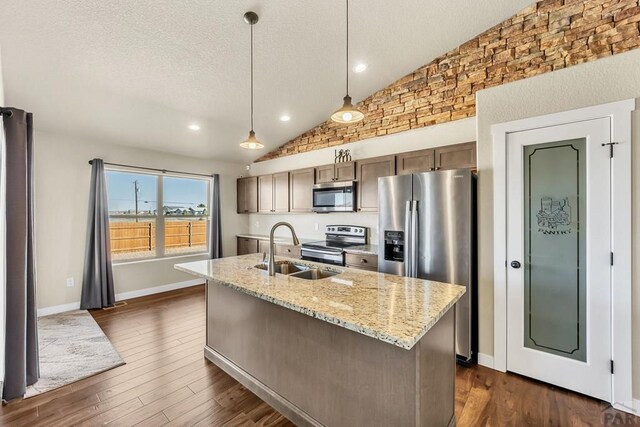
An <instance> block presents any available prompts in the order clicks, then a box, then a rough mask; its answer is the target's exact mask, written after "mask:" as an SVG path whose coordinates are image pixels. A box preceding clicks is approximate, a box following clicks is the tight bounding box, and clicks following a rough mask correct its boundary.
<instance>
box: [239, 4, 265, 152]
mask: <svg viewBox="0 0 640 427" xmlns="http://www.w3.org/2000/svg"><path fill="white" fill-rule="evenodd" d="M244 22H246V23H247V24H249V25H250V26H251V130H250V131H249V137H248V138H247V139H246V140H244V141H242V142H241V143H240V147H242V148H246V149H247V150H259V149H261V148H264V144H263V143H261V142H260V141H258V138H256V133H255V132H254V131H253V26H254V25H255V24H256V23H257V22H258V14H256V13H255V12H247V13H245V14H244Z"/></svg>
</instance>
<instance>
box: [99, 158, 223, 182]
mask: <svg viewBox="0 0 640 427" xmlns="http://www.w3.org/2000/svg"><path fill="white" fill-rule="evenodd" d="M89 164H90V165H92V164H93V160H89ZM104 164H105V165H107V166H120V167H124V168H132V169H141V170H145V171H153V172H162V173H179V174H182V175H193V176H206V177H207V178H212V177H213V174H211V175H207V174H204V173H192V172H182V171H174V170H170V169H156V168H145V167H143V166H131V165H123V164H120V163H107V162H104Z"/></svg>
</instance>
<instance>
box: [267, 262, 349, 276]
mask: <svg viewBox="0 0 640 427" xmlns="http://www.w3.org/2000/svg"><path fill="white" fill-rule="evenodd" d="M255 268H257V269H260V270H264V271H267V270H268V269H269V267H268V265H267V263H261V264H258V265H256V266H255ZM276 273H279V274H284V275H287V276H291V277H297V278H298V279H305V280H320V279H326V278H327V277H332V276H335V275H336V274H340V273H341V272H340V271H332V270H324V269H319V268H314V267H311V266H307V265H301V264H294V263H292V262H289V261H277V262H276Z"/></svg>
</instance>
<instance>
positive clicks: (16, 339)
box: [2, 108, 40, 400]
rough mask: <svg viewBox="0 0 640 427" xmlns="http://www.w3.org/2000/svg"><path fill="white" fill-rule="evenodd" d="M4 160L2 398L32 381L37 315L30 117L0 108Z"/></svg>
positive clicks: (21, 390) (37, 372)
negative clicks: (5, 248) (4, 310)
mask: <svg viewBox="0 0 640 427" xmlns="http://www.w3.org/2000/svg"><path fill="white" fill-rule="evenodd" d="M3 113H4V114H3V115H2V117H3V124H4V125H3V128H4V133H5V135H4V136H5V138H4V139H5V143H6V147H5V162H6V181H5V182H6V221H7V222H6V223H7V227H6V229H7V230H6V245H7V249H8V250H7V251H6V299H5V302H6V318H5V327H6V331H5V366H4V369H5V371H4V372H5V374H4V375H5V376H4V386H3V393H2V398H3V399H4V400H11V399H15V398H16V397H21V396H22V395H24V393H25V391H26V388H27V386H28V385H31V384H33V383H35V382H36V381H38V378H39V376H40V369H39V363H38V316H37V310H36V271H35V259H34V256H35V251H34V247H33V244H34V243H33V238H34V236H33V233H34V223H33V221H34V215H33V212H34V209H33V208H34V201H33V196H34V194H33V187H34V184H33V180H34V178H33V116H32V114H31V113H27V112H25V111H22V110H17V109H13V108H7V109H3Z"/></svg>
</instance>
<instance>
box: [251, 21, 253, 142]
mask: <svg viewBox="0 0 640 427" xmlns="http://www.w3.org/2000/svg"><path fill="white" fill-rule="evenodd" d="M251 131H252V132H253V22H252V23H251Z"/></svg>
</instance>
